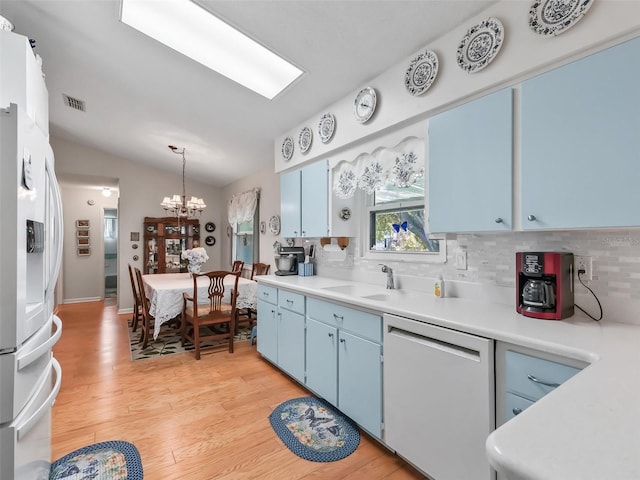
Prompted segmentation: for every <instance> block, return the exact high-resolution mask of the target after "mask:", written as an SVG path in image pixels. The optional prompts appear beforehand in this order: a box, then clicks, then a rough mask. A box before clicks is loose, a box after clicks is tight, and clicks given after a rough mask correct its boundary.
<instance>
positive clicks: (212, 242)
mask: <svg viewBox="0 0 640 480" xmlns="http://www.w3.org/2000/svg"><path fill="white" fill-rule="evenodd" d="M204 243H206V244H207V245H208V246H210V247H213V246H214V245H215V244H216V238H215V237H213V236H211V235H209V236H208V237H207V238H205V239H204Z"/></svg>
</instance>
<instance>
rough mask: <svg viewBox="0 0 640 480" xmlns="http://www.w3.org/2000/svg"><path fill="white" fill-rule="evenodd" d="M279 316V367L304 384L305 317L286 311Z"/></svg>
mask: <svg viewBox="0 0 640 480" xmlns="http://www.w3.org/2000/svg"><path fill="white" fill-rule="evenodd" d="M278 315H279V319H278V327H277V332H278V366H279V367H280V368H282V369H283V370H284V371H285V372H287V373H288V374H289V375H291V376H292V377H293V378H295V379H296V380H298V381H299V382H302V383H304V361H305V358H304V344H305V338H304V315H301V314H299V313H295V312H291V311H289V310H284V309H280V310H279V312H278ZM259 338H260V337H258V339H259Z"/></svg>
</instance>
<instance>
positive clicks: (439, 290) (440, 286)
mask: <svg viewBox="0 0 640 480" xmlns="http://www.w3.org/2000/svg"><path fill="white" fill-rule="evenodd" d="M433 293H434V295H435V296H436V297H438V298H443V297H444V279H443V278H442V274H441V273H439V274H438V278H436V282H435V283H434V285H433Z"/></svg>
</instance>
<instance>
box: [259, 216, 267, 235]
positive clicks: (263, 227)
mask: <svg viewBox="0 0 640 480" xmlns="http://www.w3.org/2000/svg"><path fill="white" fill-rule="evenodd" d="M260 233H261V234H262V235H264V234H265V233H267V222H265V221H264V220H263V221H262V222H260Z"/></svg>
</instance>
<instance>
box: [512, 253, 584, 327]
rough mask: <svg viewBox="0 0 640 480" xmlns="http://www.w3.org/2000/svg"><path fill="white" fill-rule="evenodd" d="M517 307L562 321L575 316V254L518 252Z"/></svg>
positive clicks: (534, 315)
mask: <svg viewBox="0 0 640 480" xmlns="http://www.w3.org/2000/svg"><path fill="white" fill-rule="evenodd" d="M516 282H517V286H516V310H517V311H518V313H521V314H522V315H524V316H526V317H533V318H543V319H547V320H560V319H562V318H567V317H570V316H572V315H573V305H574V303H573V253H566V252H516Z"/></svg>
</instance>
